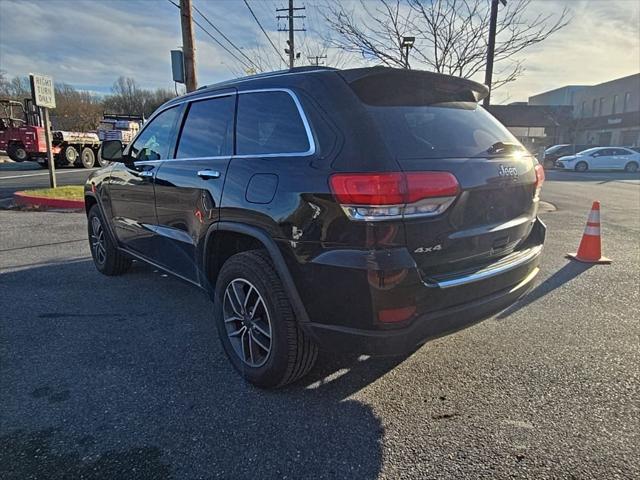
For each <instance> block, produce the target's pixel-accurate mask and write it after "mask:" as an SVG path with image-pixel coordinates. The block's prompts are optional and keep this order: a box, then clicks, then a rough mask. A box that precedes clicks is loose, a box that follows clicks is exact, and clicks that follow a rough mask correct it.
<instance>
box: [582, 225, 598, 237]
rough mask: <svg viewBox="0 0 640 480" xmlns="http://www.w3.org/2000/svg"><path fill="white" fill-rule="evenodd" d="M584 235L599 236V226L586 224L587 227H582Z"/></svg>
mask: <svg viewBox="0 0 640 480" xmlns="http://www.w3.org/2000/svg"><path fill="white" fill-rule="evenodd" d="M584 234H585V235H595V236H597V237H599V236H600V227H590V226H589V225H587V228H585V229H584Z"/></svg>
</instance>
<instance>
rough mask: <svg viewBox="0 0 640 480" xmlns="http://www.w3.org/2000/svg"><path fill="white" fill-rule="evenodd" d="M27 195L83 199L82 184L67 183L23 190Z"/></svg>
mask: <svg viewBox="0 0 640 480" xmlns="http://www.w3.org/2000/svg"><path fill="white" fill-rule="evenodd" d="M24 193H26V194H27V195H33V196H34V197H47V198H63V199H65V200H83V199H84V185H67V186H65V187H58V188H39V189H36V190H25V191H24Z"/></svg>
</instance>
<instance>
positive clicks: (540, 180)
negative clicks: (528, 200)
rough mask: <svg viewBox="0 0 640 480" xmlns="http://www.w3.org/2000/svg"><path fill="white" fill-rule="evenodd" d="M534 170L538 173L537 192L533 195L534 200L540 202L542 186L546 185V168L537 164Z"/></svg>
mask: <svg viewBox="0 0 640 480" xmlns="http://www.w3.org/2000/svg"><path fill="white" fill-rule="evenodd" d="M534 168H535V171H536V191H535V193H534V195H533V198H534V200H539V198H540V191H541V190H542V184H543V183H544V168H543V167H542V165H540V164H537V165H536V166H535V167H534Z"/></svg>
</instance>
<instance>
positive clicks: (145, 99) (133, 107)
mask: <svg viewBox="0 0 640 480" xmlns="http://www.w3.org/2000/svg"><path fill="white" fill-rule="evenodd" d="M175 96H176V95H175V92H173V91H172V90H170V89H163V88H158V89H156V90H146V89H144V88H141V87H139V86H138V84H137V83H136V81H135V79H133V78H130V77H119V78H118V79H117V80H116V81H115V82H114V83H113V86H112V87H111V95H109V96H107V97H106V98H105V99H104V102H103V104H104V109H105V111H108V112H109V113H120V114H129V115H143V116H145V117H148V116H149V115H151V114H152V113H153V112H154V110H155V109H156V108H158V107H159V106H160V105H162V104H163V103H164V102H166V101H167V100H169V99H170V98H173V97H175Z"/></svg>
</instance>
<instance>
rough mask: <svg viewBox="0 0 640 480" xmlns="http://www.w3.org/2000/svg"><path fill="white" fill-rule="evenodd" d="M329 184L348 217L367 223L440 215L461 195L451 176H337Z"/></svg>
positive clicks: (390, 174)
mask: <svg viewBox="0 0 640 480" xmlns="http://www.w3.org/2000/svg"><path fill="white" fill-rule="evenodd" d="M329 184H330V186H331V191H332V192H333V194H334V196H335V197H336V200H338V202H339V203H340V204H341V205H342V208H343V210H344V211H345V213H346V214H347V216H348V217H349V218H351V219H352V220H364V221H377V220H392V219H398V218H407V217H430V216H434V215H439V214H441V213H442V212H444V211H445V210H446V209H447V208H448V207H449V206H450V205H451V204H452V203H453V201H454V200H455V199H456V196H457V195H458V192H459V191H460V186H459V184H458V180H456V177H454V176H453V175H452V174H451V173H448V172H408V173H403V172H391V173H336V174H334V175H332V176H331V177H330V180H329Z"/></svg>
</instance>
